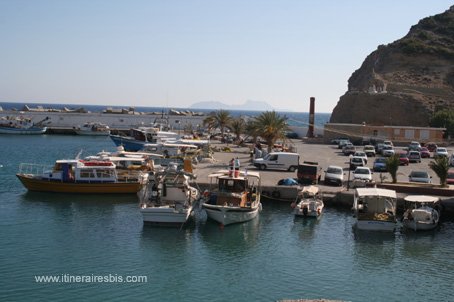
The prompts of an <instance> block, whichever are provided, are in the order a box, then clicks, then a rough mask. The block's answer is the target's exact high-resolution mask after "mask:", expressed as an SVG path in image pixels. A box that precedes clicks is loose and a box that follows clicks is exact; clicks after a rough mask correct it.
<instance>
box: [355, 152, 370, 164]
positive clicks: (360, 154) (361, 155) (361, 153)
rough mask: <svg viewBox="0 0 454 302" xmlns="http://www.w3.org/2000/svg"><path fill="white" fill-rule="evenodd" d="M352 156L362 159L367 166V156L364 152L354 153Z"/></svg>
mask: <svg viewBox="0 0 454 302" xmlns="http://www.w3.org/2000/svg"><path fill="white" fill-rule="evenodd" d="M353 156H357V157H362V158H364V162H365V163H366V165H367V155H366V153H365V152H364V151H356V152H355V153H353Z"/></svg>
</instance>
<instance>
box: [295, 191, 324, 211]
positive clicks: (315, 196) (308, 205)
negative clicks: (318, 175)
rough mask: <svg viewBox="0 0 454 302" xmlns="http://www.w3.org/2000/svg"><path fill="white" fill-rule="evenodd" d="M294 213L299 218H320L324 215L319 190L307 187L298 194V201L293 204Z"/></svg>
mask: <svg viewBox="0 0 454 302" xmlns="http://www.w3.org/2000/svg"><path fill="white" fill-rule="evenodd" d="M292 206H293V207H294V210H293V213H294V214H295V216H299V217H312V218H319V217H320V216H321V215H322V213H323V208H324V203H323V199H322V196H321V194H320V193H319V188H318V187H316V186H305V187H303V189H302V190H301V191H299V192H298V196H297V201H296V202H295V203H293V204H292Z"/></svg>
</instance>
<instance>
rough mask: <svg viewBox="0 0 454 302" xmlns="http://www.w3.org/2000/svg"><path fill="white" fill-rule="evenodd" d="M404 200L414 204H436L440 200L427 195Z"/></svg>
mask: <svg viewBox="0 0 454 302" xmlns="http://www.w3.org/2000/svg"><path fill="white" fill-rule="evenodd" d="M404 200H405V201H408V202H414V203H435V202H437V201H438V200H439V198H438V197H435V196H427V195H408V196H407V197H405V198H404Z"/></svg>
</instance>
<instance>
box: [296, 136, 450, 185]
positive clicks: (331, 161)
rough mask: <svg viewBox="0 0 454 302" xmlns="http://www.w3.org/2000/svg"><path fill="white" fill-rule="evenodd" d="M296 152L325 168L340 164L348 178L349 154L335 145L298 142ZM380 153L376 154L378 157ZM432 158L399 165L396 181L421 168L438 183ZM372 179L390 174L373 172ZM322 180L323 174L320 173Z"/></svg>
mask: <svg viewBox="0 0 454 302" xmlns="http://www.w3.org/2000/svg"><path fill="white" fill-rule="evenodd" d="M355 147H356V150H357V151H359V150H361V151H362V150H363V146H355ZM395 150H396V152H398V151H401V152H404V151H405V149H404V148H403V147H395ZM448 152H449V154H452V152H453V150H452V149H450V148H448ZM298 153H299V154H300V155H301V157H302V161H316V162H318V163H319V165H320V166H321V167H322V168H323V170H326V168H327V167H328V166H329V165H336V166H341V167H343V169H344V173H345V176H344V177H345V179H348V173H349V160H350V158H349V156H346V155H344V154H343V153H342V150H341V149H338V148H337V145H315V144H298ZM379 156H381V155H377V156H376V157H379ZM374 160H375V158H374V157H369V158H368V161H367V167H369V168H370V169H371V170H372V168H373V163H374ZM432 160H433V158H432V157H431V158H422V159H421V163H409V165H408V166H402V165H401V166H399V169H398V171H397V181H398V182H407V181H408V175H409V174H410V172H411V171H412V170H423V171H427V172H428V173H429V175H430V176H431V177H432V183H434V184H439V183H440V180H439V178H438V177H437V175H436V174H435V173H434V172H433V171H432V170H431V169H430V167H429V163H430V161H432ZM372 177H373V180H374V181H376V182H380V181H381V180H380V177H384V178H385V181H391V175H390V174H389V173H387V172H383V173H380V172H374V173H373V175H372ZM352 178H353V175H352V174H351V173H350V179H352ZM322 180H323V174H322Z"/></svg>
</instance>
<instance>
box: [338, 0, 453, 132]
mask: <svg viewBox="0 0 454 302" xmlns="http://www.w3.org/2000/svg"><path fill="white" fill-rule="evenodd" d="M443 108H454V6H452V7H451V8H450V9H449V10H447V11H446V12H444V13H442V14H439V15H436V16H433V17H428V18H425V19H422V20H421V21H420V22H419V23H418V24H417V25H415V26H413V27H412V28H411V29H410V32H409V33H408V34H407V35H406V36H405V37H404V38H402V39H400V40H397V41H395V42H393V43H391V44H388V45H386V46H383V45H381V46H379V47H378V49H377V50H375V51H374V52H372V53H371V54H370V55H369V56H368V57H367V58H366V59H365V61H364V62H363V64H362V65H361V67H360V68H359V69H358V70H356V71H355V72H354V73H353V74H352V76H351V77H350V79H349V80H348V91H347V92H346V93H345V94H344V95H343V96H342V97H341V98H340V100H339V102H338V103H337V105H336V107H335V108H334V110H333V113H332V115H331V120H330V122H331V123H363V122H366V123H367V124H373V125H400V126H428V125H429V120H430V118H431V116H432V114H433V112H435V111H437V110H439V109H443Z"/></svg>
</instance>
